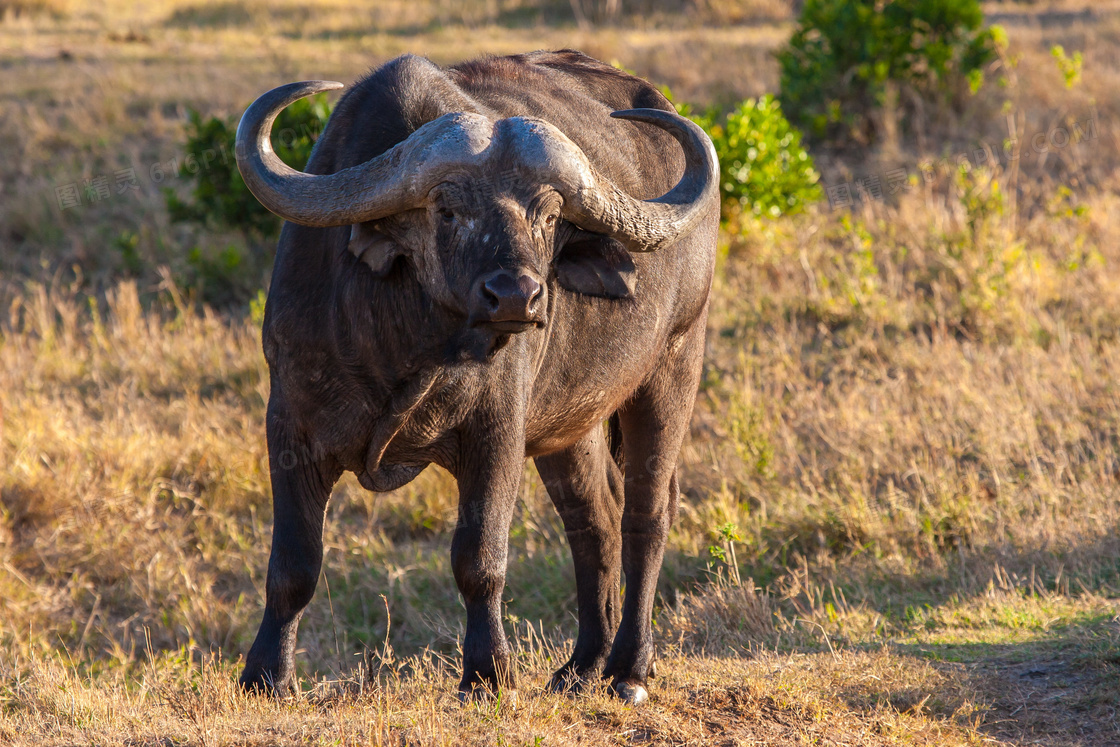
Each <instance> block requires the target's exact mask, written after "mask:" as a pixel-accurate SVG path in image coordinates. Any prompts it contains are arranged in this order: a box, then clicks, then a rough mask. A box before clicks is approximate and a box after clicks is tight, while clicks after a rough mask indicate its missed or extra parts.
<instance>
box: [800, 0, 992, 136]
mask: <svg viewBox="0 0 1120 747" xmlns="http://www.w3.org/2000/svg"><path fill="white" fill-rule="evenodd" d="M983 20H984V19H983V13H982V12H981V10H980V4H979V2H978V0H885V1H884V0H806V2H805V5H804V7H803V8H802V11H801V17H800V19H799V22H798V27H797V30H796V31H795V32H794V34H793V36H792V37H791V38H790V41H789V43H788V45H787V46H786V47H785V48H784V49H783V50H782V51H780V52H779V53H778V63H779V66H780V68H781V91H782V93H781V99H782V104H783V106H784V107H785V110H786V113H787V114H788V115H789V117H790V119H791V120H793V121H794V122H795V123H797V124H799V125H800V126H801V127H802V128H803V129H806V130H807V131H808V132H810V133H811V134H812V135H814V136H819V137H825V136H839V137H844V138H851V137H854V138H855V139H856V140H858V141H860V142H869V141H870V140H871V139H873V138H874V137H875V135H876V134H878V132H877V131H878V130H879V129H880V127H881V126H880V125H878V124H877V112H878V110H879V109H880V108H881V107H883V106H884V104H887V103H888V98H889V97H890V92H891V91H892V90H894V91H898V92H899V93H901V94H904V95H900V96H898V105H899V109H900V114H902V115H903V116H904V120H903V124H904V125H905V124H906V119H905V118H906V117H910V118H912V117H913V115H914V113H915V111H916V109H915V101H925V102H928V103H929V104H931V105H932V108H931V109H930V110H931V111H932V110H934V109H935V108H936V106H938V105H941V104H944V103H946V102H950V101H952V100H953V99H954V97H955V96H956V95H957V94H958V93H959V92H962V91H963V88H964V85H963V84H964V83H965V82H967V83H968V84H969V86H970V87H971V88H972V89H973V90H974V91H975V89H976V88H977V87H978V86H979V85H980V83H981V81H982V80H983V68H984V66H985V65H986V64H987V63H988V62H990V61H991V60H992V59H994V57H995V55H996V46H997V44H998V43H1001V39H1002V30H1001V29H999V27H993V28H989V29H984V28H981V27H982V24H983Z"/></svg>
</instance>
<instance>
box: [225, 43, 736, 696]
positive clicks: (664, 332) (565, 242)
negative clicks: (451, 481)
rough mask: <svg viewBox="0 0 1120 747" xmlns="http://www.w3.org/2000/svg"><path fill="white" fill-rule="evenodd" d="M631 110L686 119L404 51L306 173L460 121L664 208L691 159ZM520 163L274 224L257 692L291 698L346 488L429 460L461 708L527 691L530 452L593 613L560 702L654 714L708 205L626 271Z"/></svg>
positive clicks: (582, 621) (492, 66)
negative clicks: (569, 160) (304, 220)
mask: <svg viewBox="0 0 1120 747" xmlns="http://www.w3.org/2000/svg"><path fill="white" fill-rule="evenodd" d="M635 107H652V108H660V109H666V110H670V109H671V105H670V104H669V103H668V102H667V101H666V100H665V99H664V97H662V96H661V94H660V93H658V92H657V91H656V90H655V89H654V88H652V87H651V86H650V85H649V84H647V83H645V82H644V81H641V80H639V79H637V78H634V77H631V76H629V75H626V74H624V73H622V72H620V71H618V70H615V69H614V68H611V67H608V66H606V65H603V64H601V63H599V62H596V61H594V60H592V59H590V58H587V57H584V56H583V55H580V54H578V53H574V52H557V53H534V54H530V55H524V56H517V57H509V58H492V59H485V60H481V61H477V62H473V63H466V64H463V65H460V66H458V67H455V68H451V69H448V70H441V69H439V68H437V67H435V66H434V65H432V64H431V63H429V62H428V61H427V60H423V59H419V58H414V57H403V58H399V59H397V60H395V61H393V62H391V63H389V64H387V65H385V66H384V67H382V68H381V69H379V70H377V71H376V72H374V73H372V74H371V75H370V76H369V77H367V78H366V79H364V80H362V81H360V82H359V83H357V84H356V85H354V86H353V87H352V88H351V89H350V90H349V91H348V92H347V93H346V95H345V96H344V97H343V98H342V100H341V101H340V103H339V105H338V107H337V108H336V110H335V113H334V115H333V116H332V118H331V120H330V123H329V125H328V127H327V129H326V131H325V132H324V134H323V136H322V138H321V139H320V141H319V144H318V146H317V148H316V150H315V153H314V155H313V157H312V159H311V163H310V164H309V167H308V171H309V172H311V173H315V174H326V173H333V172H335V171H337V170H339V169H342V168H345V167H348V166H353V165H355V164H359V163H363V162H364V161H367V160H368V159H370V158H372V157H374V156H376V155H378V154H380V153H382V152H384V151H385V150H387V149H388V148H390V147H391V146H392V145H394V144H395V143H397V142H400V141H402V140H404V139H405V138H406V137H407V136H408V134H409V133H410V132H412V131H413V130H415V129H416V128H417V127H419V126H420V125H421V124H423V123H425V122H428V121H431V120H433V119H435V118H437V117H439V116H441V115H443V114H446V113H448V112H477V113H481V114H485V115H487V116H490V117H493V118H495V119H497V118H502V117H511V116H521V115H527V116H533V117H537V118H540V119H544V120H546V121H548V122H550V123H551V124H553V125H555V126H556V127H557V128H558V129H559V130H561V131H562V132H563V133H564V134H565V135H567V136H568V137H569V138H570V139H571V140H572V141H574V142H575V143H576V144H577V145H579V146H580V147H581V148H582V149H583V151H584V152H585V153H586V154H587V156H588V158H589V159H590V161H591V162H592V163H593V164H595V165H596V167H597V168H598V169H599V170H600V171H601V172H602V173H604V174H606V175H608V176H609V177H610V178H611V179H612V180H613V181H614V183H615V184H617V185H618V186H619V187H620V188H622V189H623V190H625V191H627V192H628V193H630V194H631V195H632V196H634V197H636V198H640V199H651V198H654V197H657V196H659V195H661V194H664V193H665V192H666V191H667V190H669V189H670V188H671V187H672V186H673V185H674V184H676V182H677V180H678V179H679V178H680V175H681V172H682V170H683V165H684V160H683V157H682V155H681V149H680V146H679V145H678V144H677V143H676V142H675V141H674V140H673V139H672V138H671V137H670V136H668V135H666V134H665V133H664V132H663V131H661V130H658V129H657V128H655V127H651V126H648V125H644V124H634V123H630V122H624V121H619V120H612V119H610V118H609V116H608V115H609V113H610V112H612V111H615V110H619V109H630V108H635ZM509 165H510V167H509V168H506V169H498V170H487V171H486V172H485V173H458V174H453V175H451V176H450V177H448V179H447V180H446V181H445V182H443V183H442V184H441V185H439V186H438V187H437V188H435V189H433V190H432V191H431V193H430V194H429V195H428V198H427V204H425V205H422V206H421V207H419V208H417V209H414V210H409V211H407V212H405V213H401V214H398V215H395V216H392V217H391V218H386V219H382V220H379V221H374V222H370V223H364V224H360V225H358V226H353V227H351V226H343V227H337V228H308V227H304V226H300V225H295V224H292V223H286V224H285V226H284V229H283V232H282V234H281V238H280V243H279V247H278V250H277V257H276V265H275V270H274V275H273V281H272V285H271V289H270V291H269V297H268V304H267V308H266V313H265V320H264V330H263V339H264V349H265V355H266V358H267V360H268V364H269V367H270V371H271V384H272V389H271V397H270V399H269V403H268V417H267V432H268V450H269V458H270V463H271V476H272V487H273V501H274V508H275V519H274V522H275V523H274V529H273V539H272V554H271V558H270V560H269V567H268V582H267V601H266V606H265V612H264V618H263V621H262V622H261V627H260V630H259V632H258V633H257V638H256V640H255V642H254V643H253V646H252V648H251V650H250V651H249V654H248V657H247V662H246V665H245V670H244V673H243V674H242V677H241V683H242V685H243V686H245V687H247V688H260V689H275V690H284V689H286V688H288V687H290V686H291V684H292V680H293V672H294V668H293V652H294V648H295V640H296V627H297V625H298V622H299V618H300V615H301V613H302V611H303V609H304V608H305V606H306V605H307V604H308V602H309V601H310V600H311V597H312V594H313V593H314V591H315V586H316V582H317V579H318V577H319V572H320V566H321V563H322V556H323V546H322V529H323V519H324V512H325V509H326V505H327V500H328V497H329V495H330V491H331V488H332V486H333V485H334V483H335V481H336V480H337V479H338V478H339V476H340V475H341V474H342V472H343V471H344V470H351V471H353V472H354V473H355V474H357V475H358V476H359V479H360V480H361V482H362V484H363V485H364V486H366V487H367V488H369V489H372V490H378V491H385V490H392V489H395V488H397V487H399V486H401V485H403V484H405V483H407V482H408V481H409V480H411V479H412V478H413V477H415V476H416V475H417V474H419V472H420V471H421V470H422V469H423V468H424V467H425V466H426V465H428V464H429V463H435V464H438V465H440V466H442V467H444V468H445V469H447V470H448V471H449V472H451V474H453V475H454V476H455V478H456V480H457V481H458V486H459V522H458V525H457V527H456V529H455V533H454V538H453V540H452V544H451V558H452V565H453V568H454V574H455V581H456V583H457V584H458V587H459V590H460V592H461V593H462V596H463V600H464V602H465V606H466V610H467V623H466V634H465V638H464V642H463V676H462V681H461V683H460V686H459V687H460V691H461V692H462V693H463V694H464V695H467V696H472V695H478V694H480V693H483V692H487V691H493V690H496V689H497V688H502V689H505V690H507V691H509V690H515V689H516V686H517V685H516V675H515V672H514V671H513V668H512V666H511V660H510V649H509V646H508V643H507V641H506V638H505V634H504V632H503V628H502V622H501V594H502V591H503V588H504V585H505V568H506V552H507V540H508V531H509V525H510V521H511V516H512V512H513V507H514V502H515V500H516V496H517V493H518V486H519V481H520V479H521V475H522V470H523V463H524V459H525V458H526V457H531V458H533V459H534V460H535V461H536V465H537V469H538V471H539V472H540V474H541V477H542V478H543V481H544V484H545V485H546V486H547V489H548V493H549V495H550V497H551V498H552V501H553V502H554V504H555V506H556V508H557V510H558V511H559V513H560V516H561V517H562V519H563V523H564V527H565V531H566V533H567V537H568V541H569V543H570V544H571V549H572V557H573V562H574V565H575V576H576V585H577V598H578V603H579V633H578V637H577V639H576V643H575V649H574V651H573V652H572V656H571V659H570V660H569V661H568V662H567V663H566V664H565V665H564V666H563V667H561V668H560V670H559V671H557V672H556V674H555V675H554V677H553V680H552V683H551V686H552V687H553V688H555V689H575V690H578V689H579V688H580V686H581V685H583V684H584V683H586V682H587V681H588V680H589V679H590V678H593V677H599V676H603V677H609V678H611V681H612V687H613V688H614V691H615V692H616V693H617V694H619V695H620V696H621V697H623V698H624V699H626V700H628V701H630V702H640V701H641V700H643V699H644V698H645V695H646V690H645V686H646V680H647V677H648V675H649V673H650V667H651V659H652V656H653V639H652V634H651V630H650V615H651V611H652V605H653V600H654V591H655V586H656V582H657V576H658V573H659V571H660V566H661V562H662V557H663V554H664V549H665V542H666V536H667V533H668V530H669V527H670V525H671V523H672V522H673V520H674V517H675V516H676V512H677V503H678V500H679V488H678V485H677V474H676V465H677V459H678V455H679V452H680V448H681V443H682V441H683V439H684V437H685V433H686V431H687V428H688V422H689V418H690V414H691V410H692V406H693V402H694V399H695V393H696V390H697V384H698V380H699V376H700V368H701V358H702V355H703V349H704V330H705V322H706V316H707V307H708V296H709V291H710V286H711V279H712V270H713V265H714V257H715V243H716V242H715V238H716V227H717V222H718V202H717V201H716V200H712V201H711V204H710V206H709V209H707V211H706V212H705V217H704V219H703V220H702V221H701V222H700V224H699V226H698V227H697V228H695V229H693V230H692V231H691V232H690V233H688V234H687V235H682V236H680V237H679V239H678V240H677V241H676V242H675V243H673V244H671V245H669V246H666V247H663V248H661V249H659V250H658V251H655V252H650V253H644V254H630V253H628V252H627V251H625V249H624V248H623V246H622V245H621V244H620V243H619V242H617V241H614V240H613V239H609V238H606V237H603V236H596V235H591V234H586V233H584V232H582V231H581V230H579V229H577V228H576V227H574V226H572V225H571V224H569V223H568V222H566V221H565V220H563V218H562V216H561V207H562V204H561V203H562V200H561V198H560V197H559V195H558V194H557V192H556V191H555V190H553V189H551V188H550V187H549V186H548V185H546V184H541V183H540V182H539V181H537V182H534V181H532V180H531V179H528V178H527V177H526V176H525V175H523V174H521V173H519V171H518V169H517V168H516V154H510V161H509ZM487 283H489V284H490V285H489V286H488V285H487ZM534 285H536V286H539V287H537V288H534V287H533V286H534ZM608 419H609V420H610V423H611V428H610V429H609V430H610V431H611V432H612V433H613V437H612V438H610V439H608V437H607V435H606V434H605V431H604V427H603V423H604V421H605V420H608ZM608 441H610V443H608ZM612 450H613V453H612ZM623 465H625V467H623ZM622 573H624V574H625V578H626V592H625V597H624V598H620V593H619V583H620V574H622ZM620 601H621V604H620Z"/></svg>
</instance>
